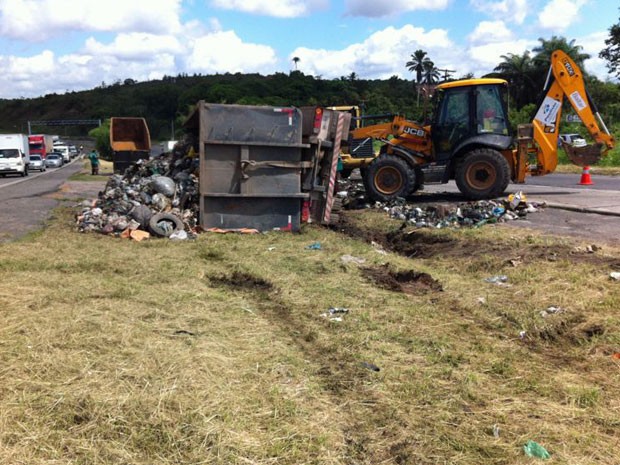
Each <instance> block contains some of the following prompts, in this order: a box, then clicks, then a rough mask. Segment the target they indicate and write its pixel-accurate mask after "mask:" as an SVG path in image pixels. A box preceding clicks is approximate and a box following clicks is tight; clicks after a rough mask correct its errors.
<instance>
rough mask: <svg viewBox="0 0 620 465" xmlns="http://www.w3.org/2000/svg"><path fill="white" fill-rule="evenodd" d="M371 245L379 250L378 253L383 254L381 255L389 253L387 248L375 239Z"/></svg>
mask: <svg viewBox="0 0 620 465" xmlns="http://www.w3.org/2000/svg"><path fill="white" fill-rule="evenodd" d="M370 245H372V246H373V248H374V249H375V250H376V251H377V253H379V254H381V255H387V254H388V253H387V252H386V251H385V249H384V248H383V247H382V246H381V244H379V243H377V242H375V241H371V242H370Z"/></svg>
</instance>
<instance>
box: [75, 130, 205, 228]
mask: <svg viewBox="0 0 620 465" xmlns="http://www.w3.org/2000/svg"><path fill="white" fill-rule="evenodd" d="M197 169H198V159H197V158H196V157H195V154H194V152H193V150H192V149H191V144H190V143H187V142H186V143H179V144H177V145H176V146H175V149H174V152H170V153H164V154H163V155H161V156H159V157H156V158H153V159H150V160H139V161H138V162H136V163H135V164H132V165H130V166H129V167H128V168H127V169H126V170H125V172H124V173H123V174H122V175H121V174H114V175H112V176H111V177H110V179H109V180H108V182H107V183H106V185H105V188H104V189H103V190H102V191H101V192H99V195H98V198H97V199H96V200H94V201H84V202H81V203H80V207H81V211H80V212H79V213H78V214H77V215H76V223H77V227H78V230H79V231H80V232H99V233H102V234H109V235H116V236H130V233H129V232H128V233H125V232H124V231H126V230H127V229H129V230H130V231H136V230H140V231H143V232H150V233H153V234H155V235H156V236H160V237H170V236H171V234H173V233H174V232H176V231H179V230H184V231H185V233H186V234H187V235H188V236H189V235H192V236H194V235H195V234H196V233H197V231H198V215H199V211H200V205H199V201H200V196H199V187H198V177H197V176H196V174H195V173H197ZM158 215H160V216H158ZM161 215H163V216H161ZM154 218H157V219H156V220H154ZM134 236H135V237H133V236H131V237H132V238H134V239H135V238H136V237H141V238H142V239H143V238H145V237H147V236H144V235H143V234H139V233H138V234H136V233H134ZM136 240H138V239H136ZM140 240H141V239H140Z"/></svg>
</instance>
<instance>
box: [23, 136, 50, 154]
mask: <svg viewBox="0 0 620 465" xmlns="http://www.w3.org/2000/svg"><path fill="white" fill-rule="evenodd" d="M28 146H29V148H30V154H31V155H41V158H42V159H45V157H47V154H48V153H50V152H53V151H54V139H53V136H51V135H48V134H31V135H29V136H28Z"/></svg>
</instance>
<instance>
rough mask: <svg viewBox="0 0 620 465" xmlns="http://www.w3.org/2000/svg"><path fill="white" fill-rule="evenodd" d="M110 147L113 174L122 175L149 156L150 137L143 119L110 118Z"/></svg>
mask: <svg viewBox="0 0 620 465" xmlns="http://www.w3.org/2000/svg"><path fill="white" fill-rule="evenodd" d="M110 147H111V148H112V162H113V169H114V172H115V173H123V172H124V171H125V170H126V169H127V168H129V166H131V165H132V164H134V163H136V162H137V161H139V160H148V158H149V156H150V154H151V136H150V134H149V128H148V126H147V124H146V120H145V119H144V118H131V117H113V118H110Z"/></svg>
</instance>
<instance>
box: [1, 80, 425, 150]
mask: <svg viewBox="0 0 620 465" xmlns="http://www.w3.org/2000/svg"><path fill="white" fill-rule="evenodd" d="M416 95H417V94H416V91H415V85H414V83H413V81H408V80H405V79H400V78H398V77H392V78H390V79H387V80H363V79H357V78H356V76H355V74H354V73H353V74H352V75H351V76H348V77H342V78H340V79H333V80H324V79H320V78H316V77H314V76H306V75H304V74H303V73H301V72H299V71H293V72H291V73H290V74H284V73H276V74H273V75H269V76H261V75H258V74H222V75H212V76H186V75H179V76H177V77H164V78H163V79H162V80H157V81H148V82H135V81H133V80H131V79H127V80H125V81H124V82H117V83H114V84H112V85H106V84H102V85H101V86H100V87H97V88H95V89H92V90H88V91H81V92H68V93H66V94H48V95H45V96H44V97H39V98H33V99H14V100H0V132H3V133H14V132H24V133H26V132H28V121H40V120H79V119H102V120H105V119H107V118H110V117H112V116H136V117H137V116H141V117H144V118H146V120H147V122H148V125H149V129H150V131H151V135H152V138H153V139H161V140H163V139H169V138H170V137H171V136H172V128H174V129H175V130H177V131H178V130H179V129H180V126H181V124H182V122H183V121H184V118H185V117H186V116H187V115H188V113H189V112H190V111H191V109H192V106H193V105H195V104H196V102H198V101H199V100H205V101H208V102H215V103H236V104H246V105H294V106H303V105H313V104H319V105H356V104H361V103H363V104H364V105H365V108H366V109H365V112H366V113H368V114H374V113H387V112H392V113H402V114H405V115H407V116H408V117H412V118H413V117H417V116H418V115H419V114H420V112H421V109H418V106H417V101H416ZM421 105H422V102H420V107H421ZM90 129H93V127H92V126H90V127H88V126H63V127H57V128H50V127H44V126H33V127H32V131H33V132H42V133H54V134H60V135H72V136H80V135H85V134H87V132H88V131H89V130H90Z"/></svg>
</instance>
